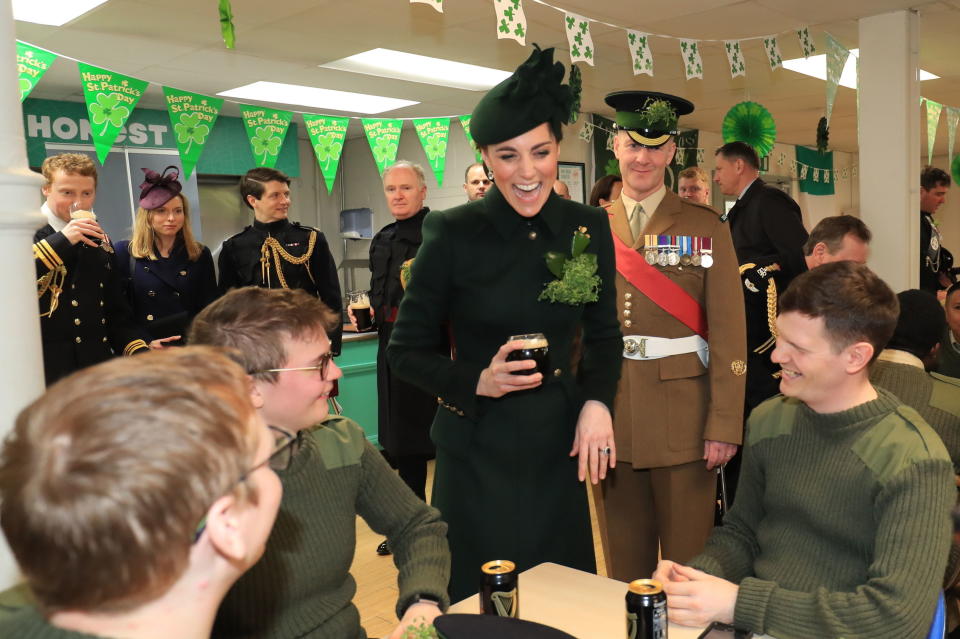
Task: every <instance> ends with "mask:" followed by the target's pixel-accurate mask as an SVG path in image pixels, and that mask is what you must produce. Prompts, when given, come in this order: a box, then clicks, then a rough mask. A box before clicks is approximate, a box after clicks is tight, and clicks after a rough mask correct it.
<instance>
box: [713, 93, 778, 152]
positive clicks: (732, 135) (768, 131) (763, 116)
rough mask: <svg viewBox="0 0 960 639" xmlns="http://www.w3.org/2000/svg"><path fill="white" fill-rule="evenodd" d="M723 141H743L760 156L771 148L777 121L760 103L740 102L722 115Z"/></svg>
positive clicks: (775, 136) (775, 134) (775, 137)
mask: <svg viewBox="0 0 960 639" xmlns="http://www.w3.org/2000/svg"><path fill="white" fill-rule="evenodd" d="M722 133H723V141H724V143H727V142H737V141H739V142H745V143H747V144H749V145H750V146H752V147H753V149H754V151H756V152H757V155H758V156H760V157H761V158H763V157H766V156H767V154H769V153H770V151H772V150H773V143H774V142H776V140H777V123H776V122H774V121H773V116H772V115H770V112H769V111H767V109H766V108H765V107H764V106H763V105H762V104H757V103H756V102H741V103H739V104H735V105H733V107H731V109H730V110H729V111H727V114H726V115H725V116H724V117H723V128H722Z"/></svg>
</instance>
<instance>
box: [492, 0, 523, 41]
mask: <svg viewBox="0 0 960 639" xmlns="http://www.w3.org/2000/svg"><path fill="white" fill-rule="evenodd" d="M493 6H494V9H496V12H497V38H498V39H500V40H503V39H504V38H509V39H511V40H516V41H517V42H519V43H520V44H522V45H526V43H527V16H525V15H524V13H523V3H522V2H521V0H493Z"/></svg>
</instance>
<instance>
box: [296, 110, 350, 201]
mask: <svg viewBox="0 0 960 639" xmlns="http://www.w3.org/2000/svg"><path fill="white" fill-rule="evenodd" d="M303 123H304V124H305V125H306V127H307V135H308V136H310V142H311V144H313V153H314V155H316V156H317V164H319V165H320V173H322V174H323V180H324V182H325V183H326V185H327V193H328V194H329V193H333V183H334V181H335V180H336V177H337V167H338V166H340V156H341V155H342V154H343V141H344V139H345V138H346V137H347V126H348V125H349V124H350V118H337V117H333V116H329V115H311V114H309V113H304V114H303Z"/></svg>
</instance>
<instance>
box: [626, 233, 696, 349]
mask: <svg viewBox="0 0 960 639" xmlns="http://www.w3.org/2000/svg"><path fill="white" fill-rule="evenodd" d="M611 235H613V248H614V252H615V253H616V258H617V271H618V272H619V273H620V275H623V277H624V278H626V280H627V281H628V282H630V283H631V284H633V285H634V286H635V287H636V288H637V289H638V290H639V291H640V292H641V293H643V294H644V295H646V296H647V297H649V298H650V301H652V302H653V303H654V304H656V305H657V306H659V307H660V308H662V309H663V310H665V311H666V312H668V313H670V314H671V315H673V316H674V317H676V318H677V319H678V320H680V321H681V322H683V324H684V325H685V326H687V327H689V328H690V330H692V331H693V332H694V333H696V334H697V335H699V336H700V337H702V338H703V339H707V315H706V313H704V311H703V307H702V306H700V304H699V303H698V302H697V300H695V299H693V298H692V297H691V296H690V293H687V292H686V291H685V290H683V288H681V287H680V285H679V284H677V283H676V282H674V281H673V280H671V279H670V278H669V277H667V276H666V275H664V274H663V273H662V272H660V271H659V270H657V269H656V268H654V267H652V266H650V265H649V264H647V261H646V260H645V259H643V256H642V255H640V253H639V252H637V251H635V250H633V249H632V248H630V247H629V246H627V245H626V244H624V243H623V241H622V240H621V239H620V238H619V237H617V234H616V233H613V232H612V230H611Z"/></svg>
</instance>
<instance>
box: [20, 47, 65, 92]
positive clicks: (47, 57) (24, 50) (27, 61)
mask: <svg viewBox="0 0 960 639" xmlns="http://www.w3.org/2000/svg"><path fill="white" fill-rule="evenodd" d="M56 59H57V54H56V53H52V52H50V51H46V50H45V49H39V48H37V47H34V46H31V45H29V44H27V43H26V42H20V41H19V40H17V71H19V72H20V101H21V102H23V101H24V100H25V99H26V97H27V96H28V95H30V92H31V91H33V88H34V87H35V86H37V83H38V82H40V78H42V77H43V74H44V73H46V72H47V69H49V68H50V65H51V64H53V61H54V60H56Z"/></svg>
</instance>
